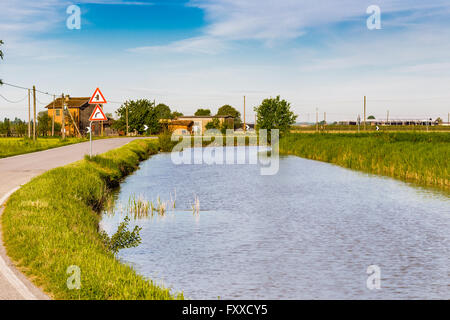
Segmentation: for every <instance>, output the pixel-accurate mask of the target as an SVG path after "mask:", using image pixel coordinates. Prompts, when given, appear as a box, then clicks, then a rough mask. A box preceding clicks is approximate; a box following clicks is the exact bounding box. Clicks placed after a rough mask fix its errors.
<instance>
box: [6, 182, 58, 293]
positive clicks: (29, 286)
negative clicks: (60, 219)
mask: <svg viewBox="0 0 450 320" xmlns="http://www.w3.org/2000/svg"><path fill="white" fill-rule="evenodd" d="M19 189H20V186H19V187H16V188H14V189H12V190H10V191H9V192H7V193H6V194H5V195H4V196H3V197H2V198H1V199H0V272H1V274H2V275H3V277H4V278H5V279H6V280H7V281H8V282H9V284H10V285H11V286H12V287H13V288H14V289H15V290H16V291H17V292H18V293H19V294H20V295H21V296H22V297H23V300H49V299H50V298H49V297H48V296H47V295H46V294H45V293H43V292H42V291H41V290H40V289H39V288H37V287H36V286H35V285H34V284H33V283H31V281H30V280H28V278H27V277H26V276H25V275H24V274H23V273H22V272H20V271H19V270H18V269H17V268H16V266H15V264H14V262H13V261H12V260H11V259H10V258H9V256H8V255H7V252H6V248H5V246H4V245H3V228H2V223H1V217H2V214H3V211H4V209H5V207H6V202H7V201H8V199H9V197H10V196H11V195H12V194H13V193H14V192H16V191H17V190H19Z"/></svg>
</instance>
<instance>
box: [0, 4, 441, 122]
mask: <svg viewBox="0 0 450 320" xmlns="http://www.w3.org/2000/svg"><path fill="white" fill-rule="evenodd" d="M71 4H75V5H78V6H79V7H80V8H81V29H80V30H69V29H67V27H66V19H67V18H68V16H69V15H68V14H67V13H66V8H67V7H68V6H69V5H71ZM370 5H378V6H379V7H380V9H381V24H382V29H381V30H368V28H367V26H366V20H367V18H368V17H369V14H367V13H366V9H367V7H368V6H370ZM0 39H2V40H3V41H4V42H5V45H4V46H3V50H4V53H5V58H4V60H3V61H1V62H0V78H1V79H3V81H5V82H8V83H13V84H19V85H23V86H27V87H28V86H32V85H33V84H34V85H36V87H37V88H38V89H41V90H43V91H48V92H51V93H57V94H60V93H62V92H64V93H66V94H71V95H72V96H88V95H90V94H91V93H92V92H93V90H94V89H95V88H96V87H97V86H99V87H100V88H101V89H102V91H103V93H104V94H105V96H106V98H107V99H108V100H110V101H112V102H113V103H110V104H108V105H107V107H106V110H107V111H109V112H112V111H114V110H115V109H116V108H117V107H118V106H119V105H120V102H121V101H124V100H126V99H136V98H149V99H156V101H157V102H164V103H167V104H169V105H170V106H171V107H173V108H174V109H177V110H179V111H182V112H184V113H185V114H191V113H193V112H194V111H195V110H196V109H197V108H199V107H206V108H211V109H212V110H213V112H214V111H216V110H217V109H218V107H220V106H221V105H223V104H231V105H233V106H235V107H236V108H238V109H240V110H241V111H242V101H243V95H246V97H247V106H248V108H247V115H248V119H247V121H252V120H253V110H252V108H253V106H255V105H257V104H259V103H260V102H261V100H262V99H264V98H266V97H270V96H276V95H281V96H282V98H285V99H287V100H288V101H290V102H291V103H292V107H293V108H294V110H295V112H296V113H297V114H299V120H300V121H307V120H310V121H313V120H314V119H315V111H316V108H318V110H319V112H320V114H321V117H322V116H323V112H327V119H328V120H340V119H354V118H356V117H357V115H358V113H362V101H363V96H364V95H367V97H368V114H373V115H375V116H376V117H377V118H380V117H383V118H384V117H385V114H386V111H387V110H388V109H389V111H390V115H391V118H404V117H408V118H425V117H427V118H428V117H432V118H436V117H438V116H440V117H443V118H445V119H446V117H447V113H448V112H449V111H450V110H449V109H450V107H449V104H450V102H449V101H450V92H449V85H450V81H449V80H450V55H449V52H450V41H448V39H450V2H449V1H448V0H432V1H417V0H410V1H401V0H380V1H374V0H370V1H366V0H341V1H336V0H315V1H312V0H279V1H272V0H252V1H249V0H248V1H245V0H190V1H173V0H171V1H122V0H113V1H106V0H94V1H89V0H85V1H84V0H83V1H78V2H70V1H60V0H42V1H33V0H13V1H3V2H2V3H1V4H0ZM0 94H2V95H3V96H4V97H6V98H8V99H9V100H12V101H18V100H21V99H22V98H23V97H24V96H25V92H23V91H20V90H17V89H14V88H10V87H7V86H3V87H0ZM38 100H39V103H38V108H39V109H40V110H41V109H42V108H43V106H44V104H45V102H48V101H50V99H49V97H47V96H45V95H38ZM15 116H19V117H22V118H25V116H26V100H25V101H23V102H21V103H8V102H7V101H5V100H3V98H1V97H0V118H3V117H10V118H14V117H15Z"/></svg>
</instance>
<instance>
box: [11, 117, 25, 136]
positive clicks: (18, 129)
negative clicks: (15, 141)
mask: <svg viewBox="0 0 450 320" xmlns="http://www.w3.org/2000/svg"><path fill="white" fill-rule="evenodd" d="M12 124H13V126H14V132H15V133H16V135H18V136H19V137H23V136H24V135H25V133H26V132H27V124H26V123H25V121H22V120H20V119H19V118H17V117H16V118H15V119H14V121H13V122H12Z"/></svg>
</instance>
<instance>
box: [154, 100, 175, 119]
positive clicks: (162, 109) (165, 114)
mask: <svg viewBox="0 0 450 320" xmlns="http://www.w3.org/2000/svg"><path fill="white" fill-rule="evenodd" d="M155 112H156V116H157V117H158V119H171V116H172V112H171V111H170V108H169V106H167V105H165V104H164V103H160V104H158V105H157V106H156V107H155Z"/></svg>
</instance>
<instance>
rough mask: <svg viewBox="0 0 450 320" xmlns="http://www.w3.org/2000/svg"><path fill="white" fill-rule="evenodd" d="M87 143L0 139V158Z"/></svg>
mask: <svg viewBox="0 0 450 320" xmlns="http://www.w3.org/2000/svg"><path fill="white" fill-rule="evenodd" d="M83 141H87V139H86V138H81V139H80V138H66V139H65V140H61V139H60V138H38V139H37V140H36V141H33V140H32V139H28V138H0V158H6V157H11V156H15V155H19V154H24V153H30V152H35V151H41V150H47V149H51V148H56V147H61V146H65V145H69V144H74V143H78V142H83Z"/></svg>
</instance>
